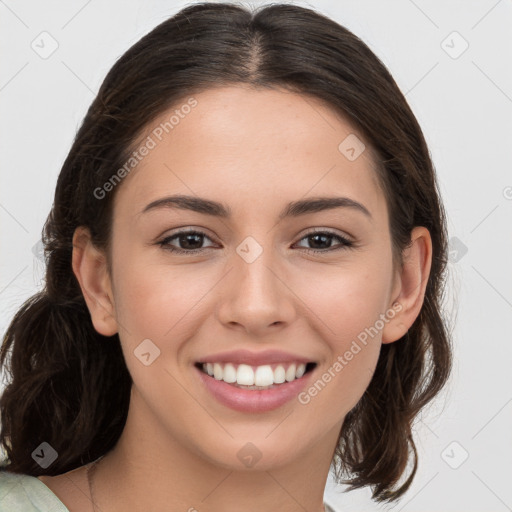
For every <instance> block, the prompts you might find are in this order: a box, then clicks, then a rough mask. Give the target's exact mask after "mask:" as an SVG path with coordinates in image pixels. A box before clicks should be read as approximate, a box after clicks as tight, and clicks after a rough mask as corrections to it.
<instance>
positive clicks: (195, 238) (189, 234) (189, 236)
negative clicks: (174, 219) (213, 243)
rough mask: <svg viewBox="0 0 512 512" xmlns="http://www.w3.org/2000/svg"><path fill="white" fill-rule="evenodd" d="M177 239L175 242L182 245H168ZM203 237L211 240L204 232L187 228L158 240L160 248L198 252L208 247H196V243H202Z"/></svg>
mask: <svg viewBox="0 0 512 512" xmlns="http://www.w3.org/2000/svg"><path fill="white" fill-rule="evenodd" d="M175 239H176V240H177V242H178V243H179V244H180V245H182V247H174V246H172V245H170V242H171V241H173V240H175ZM204 239H208V240H211V239H210V237H208V236H207V235H206V234H205V233H203V232H202V231H195V230H188V231H180V232H178V233H176V234H174V235H172V236H168V237H166V238H164V239H163V240H161V241H160V242H158V245H160V246H161V247H162V248H164V249H165V250H167V251H171V252H179V253H189V254H190V253H193V254H197V253H199V252H202V251H204V250H205V249H208V247H197V246H198V245H202V243H203V241H204Z"/></svg>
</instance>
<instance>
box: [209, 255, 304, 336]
mask: <svg viewBox="0 0 512 512" xmlns="http://www.w3.org/2000/svg"><path fill="white" fill-rule="evenodd" d="M288 280H289V279H288ZM286 281H287V276H286V272H285V270H284V268H283V267H282V266H280V265H278V264H277V262H276V257H274V256H273V255H272V251H271V250H264V251H263V252H262V253H261V254H260V256H259V257H258V258H256V260H255V261H252V262H251V263H249V262H247V261H245V260H244V259H243V258H241V257H240V256H239V255H238V254H237V253H235V254H234V256H233V264H232V267H231V270H230V271H229V273H228V275H227V276H225V279H224V280H223V282H222V284H221V289H220V290H219V292H220V293H219V295H220V303H219V306H218V308H217V316H218V319H219V321H220V322H221V323H222V324H223V325H224V326H225V327H227V328H230V329H239V330H245V331H246V332H247V333H248V334H251V335H253V336H255V337H256V336H263V335H265V333H267V332H269V331H271V332H272V333H274V332H275V329H276V328H278V327H281V328H284V327H285V326H287V325H290V324H291V323H292V322H293V320H294V318H295V317H296V314H297V313H296V307H295V304H294V300H296V298H295V296H294V293H293V291H292V290H291V289H290V287H289V285H288V284H287V283H286Z"/></svg>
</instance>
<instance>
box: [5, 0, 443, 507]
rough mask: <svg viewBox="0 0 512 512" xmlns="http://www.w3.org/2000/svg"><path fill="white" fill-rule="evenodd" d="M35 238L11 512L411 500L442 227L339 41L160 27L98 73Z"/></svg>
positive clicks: (15, 334)
mask: <svg viewBox="0 0 512 512" xmlns="http://www.w3.org/2000/svg"><path fill="white" fill-rule="evenodd" d="M43 240H44V244H45V251H46V258H47V276H46V285H45V289H44V290H43V291H42V292H40V293H38V294H37V295H35V296H34V297H32V298H31V299H29V300H28V301H27V302H26V303H25V304H24V305H23V306H22V308H20V310H19V311H18V313H17V314H16V316H15V317H14V319H13V321H12V323H11V324H10V326H9V328H8V330H7V332H6V334H5V337H4V341H3V347H2V351H1V353H0V363H1V364H3V365H4V366H6V367H7V368H8V369H9V370H10V372H11V374H12V381H11V382H10V383H9V384H8V385H7V387H6V388H5V391H4V393H3V395H2V397H1V399H0V412H1V419H2V430H1V433H0V440H1V443H2V445H3V447H4V450H5V452H6V459H5V461H4V465H3V470H4V471H3V472H2V473H1V479H0V486H2V487H3V488H4V489H9V490H10V492H7V491H4V492H3V493H2V494H3V495H4V498H3V504H4V505H5V506H7V504H9V506H10V508H9V510H50V509H51V510H61V511H66V510H68V511H71V512H82V511H89V510H101V511H102V512H109V511H115V510H152V511H160V510H169V509H171V510H189V511H193V510H199V511H201V510H208V511H218V510H219V511H220V510H222V511H231V510H233V511H234V510H239V508H240V507H241V506H242V507H243V509H244V510H249V511H261V510H280V511H289V512H292V511H293V512H295V511H299V510H310V511H318V512H320V511H322V510H332V509H330V508H329V507H328V506H327V505H326V504H324V503H323V492H324V488H325V484H326V480H327V477H328V472H329V469H330V467H332V468H333V469H334V471H335V474H336V478H337V479H338V481H340V482H344V483H348V484H349V485H350V488H358V487H364V486H370V487H371V488H372V490H373V498H374V499H375V500H376V501H379V502H384V501H388V502H391V501H393V500H397V499H398V498H400V496H402V495H403V494H404V492H405V491H406V490H407V489H408V487H409V486H410V484H411V481H412V479H413V477H414V474H415V472H416V467H417V454H416V449H415V444H414V441H413V438H412V433H411V424H412V422H413V420H414V418H415V417H416V415H417V414H418V412H419V411H420V410H421V409H422V408H423V407H424V406H425V405H426V404H427V403H428V402H430V401H431V400H432V399H433V398H434V397H435V396H436V394H437V393H438V392H439V391H440V389H441V388H442V387H443V385H444V384H445V382H446V380H447V378H448V375H449V370H450V365H451V351H450V342H449V339H448V336H447V330H446V326H445V325H444V323H443V320H442V316H441V312H440V298H441V294H442V289H443V283H444V272H445V265H446V224H445V216H444V211H443V207H442V203H441V200H440V197H439V192H438V187H437V183H436V177H435V173H434V169H433V165H432V162H431V160H430V156H429V152H428V148H427V146H426V143H425V139H424V137H423V134H422V131H421V129H420V127H419V125H418V123H417V121H416V119H415V117H414V115H413V113H412V112H411V110H410V108H409V106H408V105H407V103H406V101H405V99H404V97H403V95H402V94H401V92H400V90H399V89H398V87H397V85H396V83H395V82H394V80H393V78H392V77H391V76H390V74H389V72H388V71H387V70H386V68H385V67H384V65H383V64H382V63H381V62H380V61H379V59H378V58H377V57H376V56H375V55H374V54H373V53H372V52H371V51H370V50H369V48H368V47H367V46H366V45H365V44H364V43H363V42H362V41H361V40H360V39H358V38H357V37H356V36H355V35H353V34H352V33H350V32H349V31H348V30H347V29H345V28H344V27H342V26H340V25H339V24H337V23H335V22H334V21H332V20H330V19H328V18H326V17H324V16H323V15H320V14H318V13H316V12H314V11H312V10H309V9H305V8H302V7H297V6H293V5H286V4H279V5H271V6H267V7H265V6H263V7H261V8H259V9H258V10H257V11H256V12H254V13H251V12H250V11H249V10H248V9H246V8H243V7H240V6H237V5H233V4H228V3H225V4H210V3H204V4H195V5H191V6H189V7H186V8H185V9H183V10H182V11H180V12H179V13H178V14H176V15H175V16H173V17H172V18H170V19H168V20H166V21H165V22H164V23H162V24H161V25H159V26H158V27H156V28H155V29H154V30H153V31H152V32H150V33H149V34H148V35H146V36H145V37H143V38H142V39H141V40H140V41H139V42H138V43H136V44H135V45H134V46H133V47H132V48H130V49H129V50H128V51H127V52H126V53H125V54H124V55H123V56H122V57H121V58H120V59H119V61H118V62H117V63H116V64H115V65H114V66H113V68H112V69H111V71H110V72H109V74H108V75H107V77H106V79H105V81H104V83H103V84H102V86H101V88H100V91H99V93H98V95H97V97H96V99H95V100H94V101H93V103H92V105H91V107H90V108H89V111H88V112H87V115H86V117H85V119H84V121H83V124H82V126H81V128H80V130H79V131H78V134H77V136H76V139H75V141H74V143H73V146H72V148H71V150H70V153H69V155H68V157H67V159H66V161H65V162H64V165H63V168H62V170H61V173H60V175H59V178H58V182H57V187H56V192H55V200H54V204H53V208H52V211H51V212H50V215H49V217H48V220H47V222H46V224H45V228H44V237H43ZM10 350H12V356H11V358H10V360H9V359H8V358H7V355H8V351H10ZM411 461H412V471H410V473H409V474H407V472H406V468H407V465H408V463H409V462H411ZM344 477H349V478H348V479H345V480H342V478H344ZM8 486H9V488H8ZM23 500H25V502H24V501H23ZM29 502H30V503H31V505H30V506H31V507H35V508H28V506H27V508H24V505H23V503H29ZM51 507H54V508H51Z"/></svg>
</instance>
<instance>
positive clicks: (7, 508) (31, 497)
mask: <svg viewBox="0 0 512 512" xmlns="http://www.w3.org/2000/svg"><path fill="white" fill-rule="evenodd" d="M0 512H69V510H68V509H67V508H66V507H65V506H64V503H62V501H60V500H59V498H57V496H56V495H55V494H54V493H53V492H52V491H51V490H50V489H49V488H48V487H47V486H46V485H45V484H43V482H41V480H39V479H38V478H36V477H35V476H31V475H23V474H18V473H10V472H9V471H0Z"/></svg>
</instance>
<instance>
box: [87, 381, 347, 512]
mask: <svg viewBox="0 0 512 512" xmlns="http://www.w3.org/2000/svg"><path fill="white" fill-rule="evenodd" d="M136 399H137V407H136V408H134V407H132V405H133V400H134V393H133V390H132V397H131V403H130V410H129V412H128V418H127V422H126V425H125V428H124V430H123V433H122V435H121V437H120V439H119V441H118V443H117V444H116V446H115V447H114V448H113V449H112V450H111V451H110V452H108V453H107V454H106V455H105V456H104V457H102V458H101V460H100V461H99V462H98V465H97V466H96V467H95V468H94V472H93V489H94V501H95V505H96V509H97V510H102V511H104V512H109V511H111V510H155V511H156V510H167V509H168V508H169V504H170V503H172V504H173V507H172V508H173V510H183V511H188V512H200V511H201V510H205V509H208V512H221V511H222V512H238V511H239V510H240V508H242V507H243V509H244V511H246V512H261V511H265V510H279V511H280V512H303V511H304V510H310V511H316V512H323V511H324V507H323V493H324V488H325V484H326V481H327V477H328V473H329V467H330V464H331V458H332V454H333V452H334V447H335V443H336V441H337V437H338V433H339V429H340V428H341V425H339V424H337V425H336V426H334V427H333V428H332V429H331V430H330V431H329V432H328V433H327V434H326V437H325V439H322V440H320V441H318V442H316V443H315V444H314V445H313V446H311V449H310V450H308V451H306V452H305V453H304V452H300V451H297V457H296V458H293V457H290V458H289V459H287V460H284V461H281V463H280V464H273V463H267V464H266V465H265V466H263V465H261V469H257V468H258V466H260V464H258V462H257V463H256V464H254V465H253V466H252V467H247V468H244V467H243V465H242V464H240V463H238V464H236V463H233V464H232V465H231V466H227V467H225V466H222V465H221V464H219V463H216V461H215V460H209V459H208V458H207V457H205V455H204V454H201V453H198V452H194V451H193V449H192V450H191V449H189V448H188V447H187V445H186V441H187V438H186V433H180V432H178V433H177V434H182V435H183V436H184V441H185V442H183V439H178V438H177V436H176V435H175V436H172V435H170V433H169V432H168V431H165V430H164V429H163V428H162V426H161V425H160V424H159V423H156V422H155V423H149V425H148V421H147V418H148V417H150V415H151V411H150V410H149V409H147V408H145V407H144V406H143V404H142V403H141V402H142V401H141V399H140V396H139V397H138V398H136ZM135 411H137V412H135ZM219 430H221V429H219ZM222 435H224V436H225V435H226V433H225V432H224V433H221V432H220V431H219V438H220V436H222ZM231 441H234V440H231ZM233 444H234V445H236V446H239V445H243V444H244V443H240V442H238V443H233ZM245 446H248V445H247V444H246V445H245ZM246 449H247V450H249V451H250V450H251V449H250V448H246ZM299 454H300V455H299ZM235 460H236V459H235ZM240 467H242V468H243V469H240Z"/></svg>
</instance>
